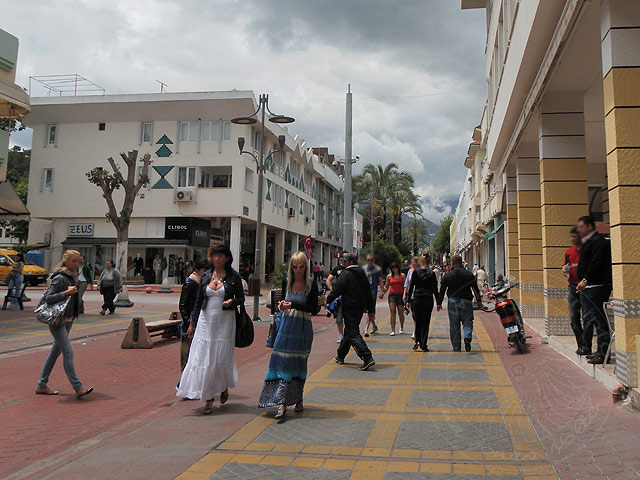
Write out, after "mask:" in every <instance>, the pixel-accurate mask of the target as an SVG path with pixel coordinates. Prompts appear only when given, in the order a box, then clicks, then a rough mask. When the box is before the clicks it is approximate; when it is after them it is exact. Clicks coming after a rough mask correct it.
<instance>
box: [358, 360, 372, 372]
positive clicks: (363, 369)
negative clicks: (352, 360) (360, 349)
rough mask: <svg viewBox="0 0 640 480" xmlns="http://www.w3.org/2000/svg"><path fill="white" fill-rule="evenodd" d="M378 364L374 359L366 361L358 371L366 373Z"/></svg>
mask: <svg viewBox="0 0 640 480" xmlns="http://www.w3.org/2000/svg"><path fill="white" fill-rule="evenodd" d="M375 364H376V362H375V360H374V359H373V358H371V359H369V360H366V361H365V362H364V363H363V364H362V365H360V366H359V367H358V370H360V371H361V372H364V371H365V370H369V368H371V367H373V366H374V365H375Z"/></svg>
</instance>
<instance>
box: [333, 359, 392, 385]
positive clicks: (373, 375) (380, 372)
mask: <svg viewBox="0 0 640 480" xmlns="http://www.w3.org/2000/svg"><path fill="white" fill-rule="evenodd" d="M373 358H374V359H375V358H376V356H375V354H374V356H373ZM401 370H402V369H401V368H389V367H385V366H383V365H376V366H374V367H371V368H370V369H369V370H367V371H366V372H361V371H360V370H358V369H357V368H356V367H351V366H344V367H338V368H336V369H335V370H334V371H333V372H331V374H329V375H328V376H327V378H330V379H334V380H395V379H396V378H398V375H400V371H401Z"/></svg>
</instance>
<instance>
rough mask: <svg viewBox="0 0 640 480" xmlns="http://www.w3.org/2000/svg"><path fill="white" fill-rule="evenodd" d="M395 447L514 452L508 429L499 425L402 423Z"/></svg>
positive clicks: (477, 423)
mask: <svg viewBox="0 0 640 480" xmlns="http://www.w3.org/2000/svg"><path fill="white" fill-rule="evenodd" d="M394 448H411V449H420V450H425V449H426V450H451V451H460V450H482V451H500V452H504V451H511V450H513V445H512V443H511V436H510V435H509V430H508V429H507V427H506V425H505V424H504V423H499V422H431V421H427V422H417V421H407V422H402V424H401V425H400V429H399V430H398V435H397V436H396V440H395V445H394Z"/></svg>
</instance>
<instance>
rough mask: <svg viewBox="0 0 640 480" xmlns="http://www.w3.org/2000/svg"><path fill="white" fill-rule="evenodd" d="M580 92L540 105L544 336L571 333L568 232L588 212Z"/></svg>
mask: <svg viewBox="0 0 640 480" xmlns="http://www.w3.org/2000/svg"><path fill="white" fill-rule="evenodd" d="M583 103H584V101H583V93H582V92H562V93H553V94H547V95H546V96H545V98H544V99H543V101H542V103H541V105H540V124H539V132H538V133H539V135H538V139H539V140H538V146H539V151H540V197H541V206H542V264H543V280H544V321H545V331H546V333H547V335H572V334H573V332H572V330H571V324H570V321H569V315H568V306H567V278H566V277H565V276H564V274H563V273H562V264H563V263H564V254H565V252H566V250H567V248H568V246H569V242H568V237H569V230H570V229H571V227H572V226H574V225H575V224H576V221H577V220H578V218H580V217H581V216H582V215H588V214H589V205H588V201H589V195H588V186H587V160H586V152H585V123H584V106H583Z"/></svg>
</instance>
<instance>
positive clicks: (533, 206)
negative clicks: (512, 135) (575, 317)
mask: <svg viewBox="0 0 640 480" xmlns="http://www.w3.org/2000/svg"><path fill="white" fill-rule="evenodd" d="M516 174H517V175H516V189H517V199H518V255H519V257H520V260H519V266H520V278H519V280H520V303H521V306H522V315H523V316H524V317H525V318H544V296H543V282H542V223H541V222H542V216H541V213H540V161H539V158H538V145H537V144H536V143H523V144H521V145H520V147H519V148H518V161H517V166H516Z"/></svg>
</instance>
